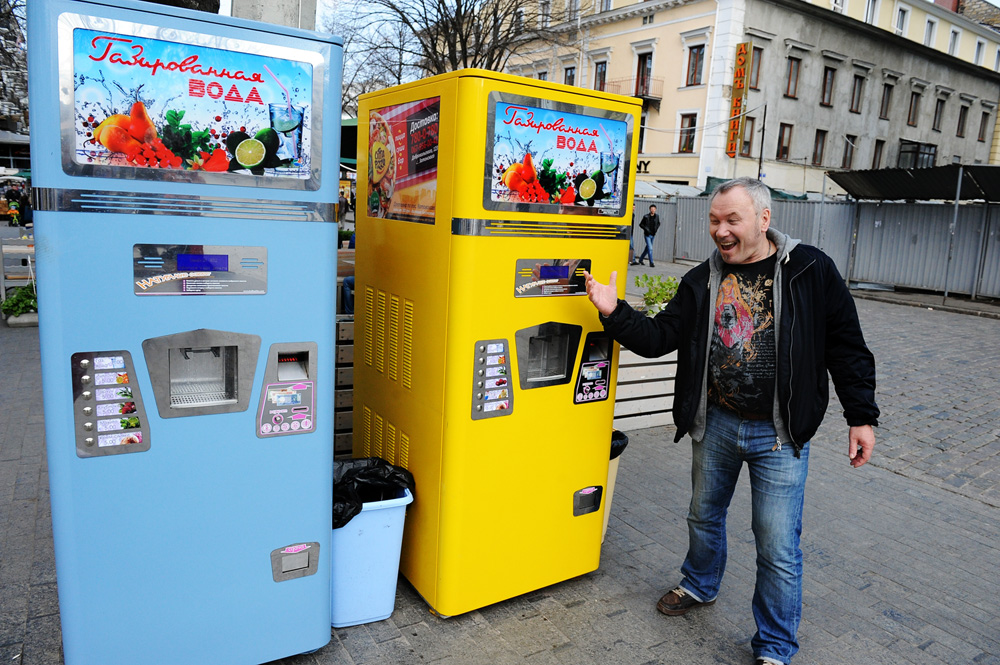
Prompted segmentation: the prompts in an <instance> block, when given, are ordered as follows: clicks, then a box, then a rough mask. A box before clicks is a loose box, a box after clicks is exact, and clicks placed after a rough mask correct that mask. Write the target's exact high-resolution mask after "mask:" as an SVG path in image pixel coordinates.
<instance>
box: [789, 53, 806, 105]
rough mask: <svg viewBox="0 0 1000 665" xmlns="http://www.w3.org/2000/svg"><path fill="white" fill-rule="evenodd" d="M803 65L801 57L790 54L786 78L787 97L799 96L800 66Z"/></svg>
mask: <svg viewBox="0 0 1000 665" xmlns="http://www.w3.org/2000/svg"><path fill="white" fill-rule="evenodd" d="M801 66H802V59H801V58H793V57H792V56H788V73H787V76H786V79H785V97H792V98H796V97H798V92H799V68H800V67H801Z"/></svg>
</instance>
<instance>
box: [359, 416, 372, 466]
mask: <svg viewBox="0 0 1000 665" xmlns="http://www.w3.org/2000/svg"><path fill="white" fill-rule="evenodd" d="M363 413H364V415H363V416H362V418H363V422H362V424H361V455H362V456H363V457H371V456H372V410H371V407H369V406H366V407H364V411H363Z"/></svg>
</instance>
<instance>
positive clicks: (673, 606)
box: [656, 587, 715, 616]
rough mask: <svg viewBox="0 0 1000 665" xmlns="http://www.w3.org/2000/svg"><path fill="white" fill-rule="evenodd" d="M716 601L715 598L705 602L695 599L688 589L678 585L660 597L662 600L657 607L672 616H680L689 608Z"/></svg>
mask: <svg viewBox="0 0 1000 665" xmlns="http://www.w3.org/2000/svg"><path fill="white" fill-rule="evenodd" d="M714 602H715V601H714V600H710V601H708V602H705V603H703V602H701V601H698V600H695V599H694V598H692V597H691V595H690V594H689V593H688V592H687V591H685V590H684V589H682V588H680V587H677V588H675V589H672V590H671V591H668V592H667V594H666V595H665V596H663V598H660V602H658V603H657V604H656V609H658V610H660V612H662V613H664V614H669V615H670V616H680V615H681V614H684V613H686V612H687V611H688V610H692V609H694V608H696V607H701V606H702V605H711V604H712V603H714Z"/></svg>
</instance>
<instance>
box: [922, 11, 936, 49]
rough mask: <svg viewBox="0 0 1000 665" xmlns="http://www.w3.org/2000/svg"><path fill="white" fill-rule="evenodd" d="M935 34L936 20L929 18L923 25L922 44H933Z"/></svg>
mask: <svg viewBox="0 0 1000 665" xmlns="http://www.w3.org/2000/svg"><path fill="white" fill-rule="evenodd" d="M935 36H937V21H935V20H934V19H932V18H929V19H927V24H926V25H924V46H934V37H935Z"/></svg>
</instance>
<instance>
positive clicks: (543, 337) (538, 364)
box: [514, 321, 583, 390]
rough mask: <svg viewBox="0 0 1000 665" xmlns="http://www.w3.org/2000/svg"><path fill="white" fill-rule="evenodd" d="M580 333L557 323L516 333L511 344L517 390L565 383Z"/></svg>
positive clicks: (567, 381)
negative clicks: (518, 381) (515, 348)
mask: <svg viewBox="0 0 1000 665" xmlns="http://www.w3.org/2000/svg"><path fill="white" fill-rule="evenodd" d="M582 332H583V328H582V326H576V325H570V324H567V323H559V322H558V321H549V322H548V323H543V324H541V325H538V326H533V327H531V328H524V329H522V330H518V331H517V333H515V335H514V340H515V343H516V344H517V364H518V377H519V380H520V384H521V389H522V390H528V389H531V388H542V387H545V386H556V385H559V384H563V383H569V382H570V380H571V379H572V374H573V365H574V364H575V362H576V351H577V348H578V347H579V345H580V335H581V334H582Z"/></svg>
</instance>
